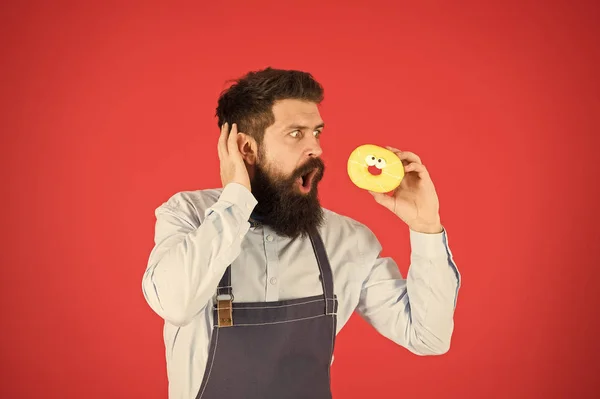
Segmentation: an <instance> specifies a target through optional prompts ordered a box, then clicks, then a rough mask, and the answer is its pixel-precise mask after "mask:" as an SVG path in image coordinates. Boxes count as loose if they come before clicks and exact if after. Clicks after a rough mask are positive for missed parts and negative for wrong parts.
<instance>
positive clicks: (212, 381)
mask: <svg viewBox="0 0 600 399" xmlns="http://www.w3.org/2000/svg"><path fill="white" fill-rule="evenodd" d="M310 240H311V243H312V246H313V251H314V253H315V256H316V258H317V264H318V266H319V271H320V280H321V283H322V286H323V295H316V296H309V297H304V298H298V299H291V300H285V301H274V302H244V303H238V302H234V297H233V290H232V287H231V266H229V267H227V270H226V271H225V273H224V275H223V277H222V278H221V281H220V282H219V287H218V288H217V303H216V305H214V308H213V314H214V328H213V331H212V337H211V340H210V349H209V355H208V360H207V363H206V369H205V372H204V378H203V380H202V384H201V386H200V390H199V391H198V395H196V399H217V398H218V399H238V398H240V399H241V398H244V399H271V398H273V399H283V398H286V399H300V398H302V399H304V398H311V399H330V398H331V389H330V375H329V371H330V366H331V361H332V355H333V349H334V345H335V332H336V312H337V307H338V302H337V298H336V296H335V294H334V292H333V276H332V273H331V267H330V265H329V260H328V259H327V253H326V251H325V247H324V245H323V241H322V239H321V237H320V235H319V234H318V233H314V234H311V235H310Z"/></svg>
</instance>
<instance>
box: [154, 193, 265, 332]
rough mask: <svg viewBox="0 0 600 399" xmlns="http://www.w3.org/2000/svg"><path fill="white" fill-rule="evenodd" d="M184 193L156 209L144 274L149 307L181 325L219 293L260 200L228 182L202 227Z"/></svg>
mask: <svg viewBox="0 0 600 399" xmlns="http://www.w3.org/2000/svg"><path fill="white" fill-rule="evenodd" d="M184 201H185V200H184V199H183V198H182V197H180V196H177V195H176V196H174V197H173V198H171V199H170V200H169V201H168V202H166V203H165V204H163V205H161V206H160V207H159V208H157V209H156V212H155V214H156V225H155V233H154V247H153V249H152V251H151V253H150V257H149V260H148V265H147V268H146V271H145V273H144V276H143V278H142V291H143V293H144V297H145V299H146V302H147V303H148V305H149V306H150V307H151V308H152V310H154V312H156V313H157V314H158V315H159V316H161V317H162V318H163V319H165V320H166V321H168V322H170V323H172V324H174V325H178V326H183V325H186V324H187V323H189V322H190V320H191V319H192V318H193V317H194V316H195V315H197V314H198V313H199V312H200V311H201V310H202V309H203V308H204V307H205V306H206V305H207V304H208V303H209V301H210V299H211V297H212V296H213V295H214V294H215V292H216V288H217V285H218V283H219V280H220V279H221V277H222V276H223V273H224V272H225V269H226V268H227V267H228V266H229V265H230V264H231V263H232V262H233V261H234V260H235V259H236V258H237V257H238V255H239V254H240V251H241V242H242V240H243V239H244V237H245V235H246V233H247V232H248V229H249V228H250V223H249V221H248V220H249V217H250V214H251V212H252V210H253V209H254V207H255V206H256V204H257V201H256V199H255V198H254V196H253V195H252V193H251V192H250V191H249V190H247V189H246V188H245V187H244V186H242V185H240V184H237V183H230V184H228V185H227V186H226V187H225V188H224V189H223V191H222V193H221V196H220V197H219V199H218V201H217V202H216V203H214V204H213V205H212V206H211V207H210V208H207V209H206V211H205V212H204V216H205V217H204V221H203V222H202V223H201V224H200V225H198V223H194V222H193V221H192V220H193V218H191V217H190V215H189V212H190V211H187V210H186V208H189V206H186V205H187V204H184V203H183V202H184Z"/></svg>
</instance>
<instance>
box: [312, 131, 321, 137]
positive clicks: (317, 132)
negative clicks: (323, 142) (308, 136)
mask: <svg viewBox="0 0 600 399" xmlns="http://www.w3.org/2000/svg"><path fill="white" fill-rule="evenodd" d="M313 135H314V136H315V137H319V136H320V135H321V131H320V130H315V131H314V132H313Z"/></svg>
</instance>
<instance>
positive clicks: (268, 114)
mask: <svg viewBox="0 0 600 399" xmlns="http://www.w3.org/2000/svg"><path fill="white" fill-rule="evenodd" d="M233 82H234V84H233V85H232V86H230V87H229V88H228V89H226V90H224V91H223V92H222V93H221V95H220V96H219V100H218V105H217V110H216V116H217V118H218V126H219V128H220V127H221V125H223V123H225V122H228V123H229V124H230V125H231V124H232V123H237V125H238V131H240V132H244V133H247V134H249V135H251V136H252V137H254V139H255V140H256V141H257V143H258V144H261V143H262V140H263V136H264V134H265V130H266V129H267V127H269V126H271V125H272V124H273V123H274V122H275V116H274V115H273V110H272V108H273V104H274V103H275V102H276V101H278V100H285V99H297V100H306V101H311V102H315V103H317V104H320V103H321V102H322V101H323V87H322V86H321V84H320V83H319V82H317V81H316V80H315V79H314V78H313V76H312V75H311V74H310V73H308V72H303V71H297V70H284V69H274V68H271V67H268V68H266V69H263V70H259V71H252V72H249V73H247V74H246V75H244V76H243V77H241V78H239V79H235V80H233Z"/></svg>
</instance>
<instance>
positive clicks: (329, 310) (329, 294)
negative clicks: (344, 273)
mask: <svg viewBox="0 0 600 399" xmlns="http://www.w3.org/2000/svg"><path fill="white" fill-rule="evenodd" d="M309 237H310V242H311V244H312V246H313V250H314V253H315V255H316V257H317V264H318V265H319V272H320V273H321V285H322V286H323V296H324V297H325V314H328V315H330V314H334V313H335V299H334V296H335V295H334V292H333V274H332V272H331V265H330V264H329V258H328V257H327V251H326V250H325V245H324V244H323V239H322V238H321V236H320V235H319V233H318V232H316V231H315V232H314V233H311V234H310V235H309Z"/></svg>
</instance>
